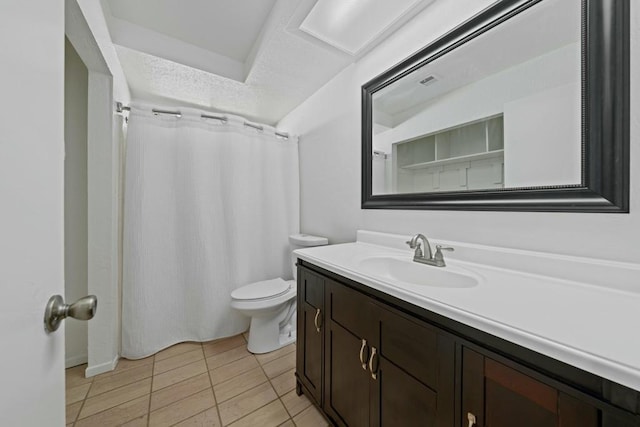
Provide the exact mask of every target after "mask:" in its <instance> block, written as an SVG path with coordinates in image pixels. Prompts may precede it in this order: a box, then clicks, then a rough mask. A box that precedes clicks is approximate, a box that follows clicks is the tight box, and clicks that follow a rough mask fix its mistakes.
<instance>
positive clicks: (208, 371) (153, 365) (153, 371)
mask: <svg viewBox="0 0 640 427" xmlns="http://www.w3.org/2000/svg"><path fill="white" fill-rule="evenodd" d="M241 336H242V337H243V339H244V341H245V343H244V344H241V345H239V346H236V347H232V348H230V349H228V350H225V351H223V352H221V353H217V354H212V355H211V356H209V357H213V356H216V355H219V354H224V353H226V352H229V351H233V350H237V349H238V348H240V347H243V346H246V345H247V344H246V337H244V334H241ZM215 341H218V340H215ZM215 341H210V342H215ZM207 343H208V342H207ZM199 344H200V351H201V352H202V356H203V359H204V362H205V367H206V375H207V376H208V380H209V387H210V390H211V392H212V394H213V398H214V406H212V407H209V408H207V409H204V410H202V411H200V412H198V413H196V414H193V415H191V416H189V417H187V418H185V419H184V420H181V421H179V422H178V423H180V422H184V421H186V420H188V419H190V418H193V417H196V416H198V415H200V414H202V413H204V412H206V411H208V410H210V409H211V408H216V413H217V416H218V421H219V422H220V425H221V426H225V424H223V422H222V415H221V413H220V407H219V405H220V403H223V402H218V397H217V396H216V392H215V387H214V384H213V379H212V378H211V371H212V370H215V369H218V368H222V367H224V366H227V365H229V364H231V363H234V362H237V361H239V360H242V359H244V358H246V357H249V356H253V357H254V358H255V360H256V362H257V367H259V368H260V371H261V372H262V373H263V375H264V377H265V378H266V381H264V382H261V383H260V384H258V385H256V386H254V387H252V388H250V389H249V390H245V391H243V392H241V393H238V394H237V395H235V396H231V397H229V398H228V399H226V400H225V402H226V401H228V400H231V399H233V398H236V397H237V396H239V395H240V394H242V393H246V392H248V391H250V390H253V389H255V388H257V387H260V386H263V385H264V384H265V383H268V384H269V386H270V387H271V389H272V390H273V391H274V393H275V395H276V398H275V399H273V400H271V401H269V402H267V403H265V404H264V405H262V406H260V407H258V408H256V409H254V410H252V411H251V412H248V413H246V414H244V415H242V416H241V417H240V418H238V419H236V420H234V421H233V422H232V423H231V424H233V423H236V422H238V421H239V420H241V419H244V418H245V417H247V416H249V415H251V414H254V413H255V412H257V411H259V410H261V409H262V408H264V407H266V406H268V405H270V404H272V403H273V402H275V401H276V400H277V401H279V402H280V404H281V405H282V407H284V409H285V414H286V415H287V419H286V420H284V421H283V423H287V422H289V421H290V422H292V423H293V424H294V425H295V421H293V416H292V415H291V413H290V411H289V409H288V408H287V406H286V405H285V404H284V400H283V399H282V398H283V396H285V395H286V394H287V393H289V392H290V391H291V390H289V391H287V392H286V393H283V395H282V396H280V394H279V393H278V392H277V391H276V388H275V387H274V385H273V382H272V380H273V379H275V378H278V377H280V376H282V375H284V374H286V373H287V372H288V371H290V369H287V370H285V371H284V372H282V373H280V374H278V375H275V376H274V377H273V378H270V377H269V375H267V372H266V371H265V368H264V365H267V364H269V363H272V362H275V361H277V360H279V359H282V358H284V357H288V356H289V357H290V354H291V353H292V352H294V351H295V348H294V350H292V351H290V352H287V353H285V354H283V355H281V356H279V357H277V358H275V359H271V360H268V361H266V362H264V363H263V362H261V361H260V359H259V358H258V357H257V356H256V355H255V354H253V353H249V354H247V355H246V356H243V357H240V358H239V359H236V360H232V361H230V362H227V363H225V364H223V365H220V366H217V367H216V368H213V369H210V367H209V362H208V360H207V359H208V358H207V356H206V353H205V349H204V346H205V344H206V343H202V342H201V343H199ZM188 352H189V351H186V352H183V353H179V354H178V355H175V356H180V355H184V354H186V353H188ZM155 356H156V355H154V356H153V360H152V361H151V376H150V378H151V383H150V389H149V391H148V393H146V394H145V395H143V396H138V397H136V398H134V399H131V400H129V401H127V402H122V403H120V404H118V405H116V406H114V407H111V408H106V409H104V410H102V411H99V412H97V413H96V414H92V415H91V416H94V415H97V414H100V413H102V412H105V411H108V410H111V409H113V408H115V407H117V406H120V405H122V404H125V403H128V402H130V401H132V400H135V399H139V398H140V397H144V396H148V398H149V402H148V406H147V412H146V415H147V422H146V425H147V427H149V426H150V425H151V412H152V410H151V407H152V406H151V398H152V395H153V384H154V380H155V376H156V363H157V362H156V357H155ZM175 356H171V357H175ZM167 359H169V358H165V359H162V360H167ZM199 361H200V359H199V360H197V361H194V362H189V363H186V364H184V365H181V366H177V367H175V368H173V369H170V370H167V371H164V372H162V374H164V373H166V372H170V371H172V370H175V369H179V368H182V367H184V366H187V365H189V364H191V363H197V362H199ZM141 366H144V365H141ZM257 367H254V368H251V369H249V370H248V371H245V372H241V373H239V374H236V375H235V376H233V377H231V378H229V379H227V380H225V381H223V382H221V383H220V384H222V383H224V382H227V381H233V380H234V379H237V377H239V376H240V375H243V374H245V373H246V372H249V371H251V370H253V369H256V368H257ZM135 368H136V367H130V368H127V369H125V370H123V371H122V372H126V371H128V370H130V369H135ZM202 374H203V373H200V374H197V375H202ZM158 375H160V374H158ZM197 375H193V376H191V377H189V378H185V379H183V380H182V381H179V382H177V383H175V384H179V383H181V382H184V381H189V380H191V379H192V378H193V377H195V376H197ZM147 378H149V377H144V378H141V379H140V380H138V381H134V382H132V383H129V384H125V385H122V386H120V387H116V388H114V389H111V390H107V391H105V392H103V393H100V394H97V395H96V396H92V397H91V398H89V394H90V393H91V390H92V388H93V387H94V385H95V383H96V377H93V378H92V379H91V381H90V383H89V384H90V385H89V388H88V389H87V392H86V394H85V395H84V398H83V399H82V400H81V405H80V408H79V410H78V413H77V414H76V416H75V418H74V420H73V421H72V422H71V426H75V425H76V424H77V422H78V421H79V420H80V414H81V412H82V410H83V409H84V407H85V404H86V402H87V400H88V399H93V398H95V397H99V396H101V395H102V394H104V393H108V392H110V391H113V390H118V389H120V388H123V387H126V386H130V385H131V384H134V383H136V382H139V381H144V380H146V379H147ZM175 384H171V385H169V386H167V387H171V386H174V385H175ZM165 388H166V387H163V388H162V389H161V390H163V389H165ZM197 393H199V392H197ZM197 393H193V394H190V395H189V396H183V397H182V398H181V399H178V400H176V401H175V402H172V404H174V403H177V402H179V401H182V400H185V399H187V398H189V397H191V396H193V395H194V394H197ZM305 409H306V408H305ZM85 418H87V417H85ZM129 421H132V420H128V421H127V422H129ZM283 423H280V424H279V425H281V424H283Z"/></svg>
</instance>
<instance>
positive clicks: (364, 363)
mask: <svg viewBox="0 0 640 427" xmlns="http://www.w3.org/2000/svg"><path fill="white" fill-rule="evenodd" d="M365 348H367V340H365V339H364V338H362V347H360V363H362V369H364V370H365V371H366V370H367V358H366V357H365V355H364V349H365Z"/></svg>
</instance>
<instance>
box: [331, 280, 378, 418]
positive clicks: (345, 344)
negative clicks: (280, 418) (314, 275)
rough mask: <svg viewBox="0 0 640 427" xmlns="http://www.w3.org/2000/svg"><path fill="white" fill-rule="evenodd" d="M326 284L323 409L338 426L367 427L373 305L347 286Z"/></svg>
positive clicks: (334, 283)
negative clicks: (369, 338)
mask: <svg viewBox="0 0 640 427" xmlns="http://www.w3.org/2000/svg"><path fill="white" fill-rule="evenodd" d="M326 284H327V287H326V302H325V304H326V307H327V335H326V352H325V395H324V407H323V409H324V410H325V412H326V413H327V414H328V415H329V416H330V417H331V418H332V419H333V421H334V422H335V423H336V424H337V425H339V426H350V427H360V426H363V427H368V426H369V425H370V422H369V400H370V397H369V390H370V387H371V381H370V378H371V376H370V373H369V371H368V365H367V363H366V362H367V361H368V352H367V350H368V348H369V347H368V344H367V343H366V341H363V340H366V339H367V338H366V337H367V333H368V329H369V325H370V322H371V308H372V304H371V302H370V299H369V297H367V296H365V295H363V294H360V293H359V292H356V291H354V290H352V289H350V288H348V287H346V286H344V285H341V284H339V283H336V282H332V281H331V280H327V281H326ZM363 361H364V362H365V363H364V367H363Z"/></svg>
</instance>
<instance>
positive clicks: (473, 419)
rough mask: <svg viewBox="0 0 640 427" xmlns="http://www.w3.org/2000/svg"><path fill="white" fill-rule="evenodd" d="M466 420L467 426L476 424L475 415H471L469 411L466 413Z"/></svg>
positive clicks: (471, 426) (470, 426)
mask: <svg viewBox="0 0 640 427" xmlns="http://www.w3.org/2000/svg"><path fill="white" fill-rule="evenodd" d="M467 420H468V421H469V427H473V426H474V425H476V422H477V420H476V416H475V415H473V414H472V413H471V412H468V413H467Z"/></svg>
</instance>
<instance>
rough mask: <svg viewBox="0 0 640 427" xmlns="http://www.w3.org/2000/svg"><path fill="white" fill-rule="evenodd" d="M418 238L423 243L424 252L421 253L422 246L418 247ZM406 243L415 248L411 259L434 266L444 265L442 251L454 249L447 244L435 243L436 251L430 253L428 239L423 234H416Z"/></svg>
mask: <svg viewBox="0 0 640 427" xmlns="http://www.w3.org/2000/svg"><path fill="white" fill-rule="evenodd" d="M420 240H421V241H422V243H423V246H424V248H425V251H426V254H423V253H422V248H421V247H420ZM407 245H409V247H410V248H411V249H415V252H414V254H413V260H414V261H415V262H420V263H422V264H428V265H433V266H436V267H444V266H446V265H447V264H446V263H445V262H444V256H443V255H442V251H453V250H454V249H453V248H451V247H449V246H442V245H436V253H435V255H432V252H431V245H430V244H429V240H427V238H426V237H425V236H424V234H420V233H418V234H416V235H415V236H413V237H412V238H411V240H409V241H408V242H407Z"/></svg>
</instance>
